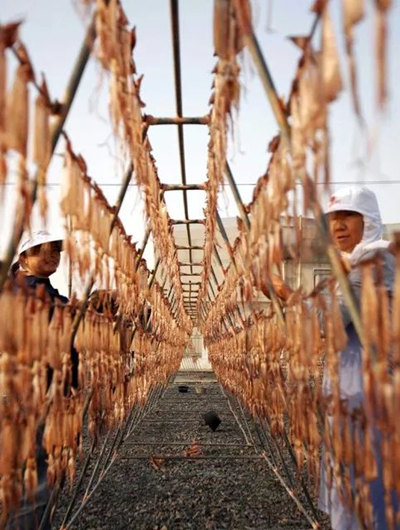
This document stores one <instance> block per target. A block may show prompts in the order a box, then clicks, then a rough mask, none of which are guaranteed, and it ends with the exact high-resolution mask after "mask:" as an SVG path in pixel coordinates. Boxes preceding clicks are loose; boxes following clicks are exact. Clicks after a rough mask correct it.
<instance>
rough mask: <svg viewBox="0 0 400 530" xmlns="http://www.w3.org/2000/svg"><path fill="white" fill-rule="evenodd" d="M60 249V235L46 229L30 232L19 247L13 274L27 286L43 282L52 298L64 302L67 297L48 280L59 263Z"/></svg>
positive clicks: (34, 285)
mask: <svg viewBox="0 0 400 530" xmlns="http://www.w3.org/2000/svg"><path fill="white" fill-rule="evenodd" d="M61 251H62V239H61V238H60V236H58V235H55V234H51V233H50V232H47V231H46V230H40V231H38V232H32V234H31V235H30V236H29V237H27V238H26V239H25V240H24V241H22V243H21V245H20V247H19V251H18V261H17V263H16V264H14V266H13V267H12V269H11V270H12V273H13V275H14V276H17V275H18V276H19V277H21V276H23V277H24V279H25V284H26V285H27V286H28V287H33V288H34V287H36V286H37V285H38V284H40V283H43V284H44V285H45V288H46V291H47V293H48V294H49V295H50V297H51V298H52V300H54V299H55V298H58V299H59V300H60V301H61V302H63V303H66V302H67V301H68V299H67V298H66V297H65V296H62V295H60V294H59V293H58V291H57V290H56V289H54V287H53V286H52V285H51V283H50V280H49V276H51V275H52V274H54V273H55V272H56V270H57V268H58V266H59V264H60V257H61Z"/></svg>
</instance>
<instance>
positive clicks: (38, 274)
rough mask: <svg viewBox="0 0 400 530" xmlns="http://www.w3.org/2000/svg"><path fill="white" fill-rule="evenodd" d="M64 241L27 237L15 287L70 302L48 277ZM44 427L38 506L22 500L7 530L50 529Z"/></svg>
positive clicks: (74, 360) (74, 356) (74, 363)
mask: <svg viewBox="0 0 400 530" xmlns="http://www.w3.org/2000/svg"><path fill="white" fill-rule="evenodd" d="M62 243H63V241H62V238H60V236H59V235H58V234H51V233H50V232H47V231H46V230H40V231H38V232H32V233H31V235H29V236H28V237H27V238H25V239H24V240H23V241H22V242H21V245H20V247H19V251H18V260H17V261H16V262H15V263H14V265H13V266H12V268H11V276H12V278H13V280H14V281H15V284H16V285H19V286H21V285H24V286H26V287H28V288H32V289H36V287H37V286H39V285H44V288H45V291H46V293H47V294H48V296H49V297H50V298H51V300H52V302H55V301H56V300H58V301H60V302H61V303H63V304H66V303H67V302H68V298H67V297H65V296H63V295H61V294H60V293H59V292H58V290H57V289H55V288H54V287H53V286H52V285H51V282H50V279H49V277H50V276H51V275H52V274H54V273H55V272H56V270H57V268H58V266H59V264H60V257H61V251H62ZM53 307H54V306H53V305H52V307H51V308H50V314H49V319H51V315H52V313H53ZM78 361H79V359H78V353H77V351H76V350H75V348H72V349H71V367H72V370H71V372H72V373H71V375H72V377H71V379H72V380H71V386H72V387H73V388H77V387H78ZM51 378H52V370H51V369H50V367H48V373H47V384H48V386H49V385H50V383H51ZM42 435H43V428H42V427H40V428H39V429H38V431H37V440H36V445H37V450H36V465H37V474H38V486H37V489H36V494H35V503H34V504H32V502H31V501H29V500H28V499H26V498H23V499H22V502H21V505H20V508H19V509H18V510H17V511H16V512H15V513H13V514H12V515H11V516H10V518H9V520H8V522H7V525H6V530H14V529H17V528H24V529H26V530H33V529H35V528H37V527H38V526H39V525H41V528H43V529H44V530H49V529H50V528H51V524H50V521H49V520H48V519H47V520H46V521H43V522H41V518H42V516H43V514H44V513H45V509H46V505H47V503H48V501H49V499H50V490H49V487H48V485H47V462H46V461H47V454H46V452H45V450H44V448H43V447H42V443H41V442H42Z"/></svg>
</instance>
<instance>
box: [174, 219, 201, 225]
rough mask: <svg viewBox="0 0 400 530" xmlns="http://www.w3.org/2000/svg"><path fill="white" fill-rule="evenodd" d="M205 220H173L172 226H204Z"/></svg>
mask: <svg viewBox="0 0 400 530" xmlns="http://www.w3.org/2000/svg"><path fill="white" fill-rule="evenodd" d="M204 223H205V221H204V219H171V224H172V225H203V224H204Z"/></svg>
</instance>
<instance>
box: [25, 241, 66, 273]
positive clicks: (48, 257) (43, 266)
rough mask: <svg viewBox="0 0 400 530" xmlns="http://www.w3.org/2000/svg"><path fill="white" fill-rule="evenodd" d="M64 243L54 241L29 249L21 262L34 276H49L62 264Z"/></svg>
mask: <svg viewBox="0 0 400 530" xmlns="http://www.w3.org/2000/svg"><path fill="white" fill-rule="evenodd" d="M61 250H62V243H60V242H59V241H53V242H51V243H43V245H38V246H36V247H33V248H31V249H29V250H27V251H26V252H25V253H24V254H23V255H22V256H21V257H20V263H21V266H22V268H23V269H24V271H25V272H27V273H28V274H31V275H32V276H39V277H40V278H48V277H49V276H51V275H52V274H53V273H54V272H56V270H57V267H58V266H59V264H60V256H61Z"/></svg>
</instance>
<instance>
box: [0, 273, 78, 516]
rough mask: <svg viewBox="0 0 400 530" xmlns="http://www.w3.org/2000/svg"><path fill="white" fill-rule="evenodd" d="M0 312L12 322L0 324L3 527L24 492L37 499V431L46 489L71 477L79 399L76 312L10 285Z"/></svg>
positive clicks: (40, 294)
mask: <svg viewBox="0 0 400 530" xmlns="http://www.w3.org/2000/svg"><path fill="white" fill-rule="evenodd" d="M41 287H43V286H41ZM0 311H1V312H2V314H6V313H7V314H10V312H11V313H12V314H14V315H15V316H16V318H15V320H14V319H13V320H12V321H10V320H9V319H6V318H4V319H3V321H4V323H5V322H6V321H8V322H9V324H5V325H3V326H1V329H0V343H1V355H0V395H1V399H0V455H1V456H0V477H1V478H0V493H1V495H0V499H1V504H2V522H4V520H5V518H6V517H7V514H8V513H9V511H10V510H11V509H12V508H14V507H16V506H17V505H18V502H19V498H20V496H21V493H22V486H24V490H25V491H26V493H27V495H28V497H29V498H33V496H34V494H35V491H36V485H37V470H36V442H37V432H38V431H42V432H43V445H44V447H45V448H46V450H47V453H48V457H49V461H48V479H49V483H54V482H55V481H58V480H60V474H61V473H62V472H65V471H66V472H67V474H68V475H69V476H70V477H72V476H73V474H74V466H75V458H76V455H77V452H78V450H79V445H80V441H79V440H80V439H79V433H80V430H81V422H82V407H83V397H82V394H80V393H75V392H71V390H70V381H71V359H70V340H71V324H72V313H73V312H74V311H75V307H74V306H73V305H68V306H63V305H61V304H56V305H55V306H54V307H52V306H51V301H50V300H49V297H48V296H47V295H46V294H45V291H44V289H40V288H38V289H37V290H36V292H33V291H32V290H31V291H28V290H26V289H24V288H20V287H18V286H16V285H14V284H12V283H11V282H9V285H8V286H6V287H5V289H4V290H3V292H2V293H1V295H0ZM81 369H82V368H81ZM49 375H51V380H50V383H49ZM49 385H50V386H49Z"/></svg>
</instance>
